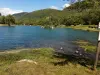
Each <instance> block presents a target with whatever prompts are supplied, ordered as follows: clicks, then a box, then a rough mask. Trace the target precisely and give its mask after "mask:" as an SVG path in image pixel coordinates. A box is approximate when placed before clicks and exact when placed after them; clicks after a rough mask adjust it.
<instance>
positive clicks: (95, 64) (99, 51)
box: [93, 22, 100, 70]
mask: <svg viewBox="0 0 100 75" xmlns="http://www.w3.org/2000/svg"><path fill="white" fill-rule="evenodd" d="M98 28H99V29H100V22H99V25H98ZM99 53H100V31H99V35H98V47H97V51H96V58H95V63H94V67H93V69H94V70H96V67H97V65H98V59H99Z"/></svg>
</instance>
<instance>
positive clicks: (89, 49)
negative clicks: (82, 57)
mask: <svg viewBox="0 0 100 75" xmlns="http://www.w3.org/2000/svg"><path fill="white" fill-rule="evenodd" d="M75 43H77V44H78V45H79V46H80V47H81V48H83V49H84V50H85V51H86V52H89V53H90V52H96V46H95V45H93V44H92V43H89V42H88V41H84V40H78V41H76V42H75Z"/></svg>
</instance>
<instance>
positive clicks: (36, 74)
mask: <svg viewBox="0 0 100 75" xmlns="http://www.w3.org/2000/svg"><path fill="white" fill-rule="evenodd" d="M79 61H80V63H81V61H82V62H83V60H81V59H78V60H77V59H74V58H71V56H65V55H60V54H58V55H57V54H54V50H53V49H51V48H40V49H25V50H24V49H23V50H18V51H17V50H16V51H6V52H1V53H0V75H81V74H82V75H99V74H100V72H99V71H97V72H93V71H92V70H90V69H89V65H88V67H85V66H82V64H80V63H78V62H79ZM89 62H90V61H89Z"/></svg>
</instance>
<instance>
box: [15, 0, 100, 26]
mask: <svg viewBox="0 0 100 75" xmlns="http://www.w3.org/2000/svg"><path fill="white" fill-rule="evenodd" d="M99 8H100V2H99V1H98V0H91V1H90V0H84V1H81V2H76V3H74V4H72V5H71V6H69V7H67V8H65V9H63V10H55V9H42V10H37V11H33V12H30V13H19V14H14V16H15V18H16V19H17V23H18V24H32V25H55V26H58V25H66V26H69V25H80V24H81V25H94V24H98V22H99V21H100V14H99V13H100V9H99Z"/></svg>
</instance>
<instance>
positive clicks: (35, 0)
mask: <svg viewBox="0 0 100 75" xmlns="http://www.w3.org/2000/svg"><path fill="white" fill-rule="evenodd" d="M69 3H70V0H69V1H68V0H65V1H64V0H0V13H1V14H2V15H8V14H15V13H20V12H32V11H35V10H40V9H45V8H51V9H58V10H62V9H63V8H65V7H68V6H70V4H69Z"/></svg>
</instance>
